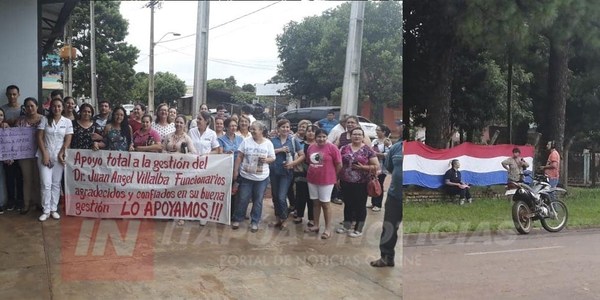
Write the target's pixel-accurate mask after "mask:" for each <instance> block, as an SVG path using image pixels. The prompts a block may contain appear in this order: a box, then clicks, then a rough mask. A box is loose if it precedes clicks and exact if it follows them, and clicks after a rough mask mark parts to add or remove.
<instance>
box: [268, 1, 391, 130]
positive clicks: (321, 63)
mask: <svg viewBox="0 0 600 300" xmlns="http://www.w3.org/2000/svg"><path fill="white" fill-rule="evenodd" d="M349 17H350V4H349V3H344V4H342V5H340V6H338V7H337V8H335V9H331V10H328V11H325V12H324V13H323V14H322V15H321V16H313V17H308V18H305V19H304V20H303V21H302V22H300V23H298V22H290V23H288V24H287V25H286V26H285V27H284V32H283V33H282V34H281V35H279V36H278V37H277V45H278V50H279V58H280V59H281V62H282V63H281V65H280V66H279V70H278V74H277V76H276V77H277V78H275V77H274V78H273V80H272V81H274V82H282V81H283V82H288V83H290V85H289V87H288V92H289V93H290V94H291V95H292V96H294V97H296V98H302V97H303V96H306V97H308V98H310V99H321V98H327V99H329V101H330V103H331V102H333V103H339V99H340V95H341V93H340V91H341V87H342V84H343V76H344V65H345V59H346V44H347V38H348V24H349ZM364 24H365V25H364V29H363V41H362V42H363V45H362V55H361V73H360V75H361V76H360V91H359V93H360V95H361V96H362V98H368V99H370V101H371V102H372V103H373V104H374V107H375V117H374V119H375V120H376V121H381V120H382V116H383V107H384V105H385V104H387V103H393V104H399V102H400V101H401V95H402V31H401V30H399V29H400V28H402V8H401V4H400V3H399V2H396V1H390V2H377V3H373V2H368V3H367V6H366V9H365V22H364Z"/></svg>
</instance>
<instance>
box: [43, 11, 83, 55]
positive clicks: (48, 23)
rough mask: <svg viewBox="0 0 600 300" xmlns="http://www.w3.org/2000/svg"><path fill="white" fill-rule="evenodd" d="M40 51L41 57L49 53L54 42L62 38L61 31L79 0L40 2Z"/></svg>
mask: <svg viewBox="0 0 600 300" xmlns="http://www.w3.org/2000/svg"><path fill="white" fill-rule="evenodd" d="M39 2H40V7H41V10H42V16H41V19H40V23H41V24H40V25H41V26H40V28H41V33H40V50H41V52H42V55H45V54H48V53H50V51H51V50H52V47H53V46H54V41H55V40H56V39H57V38H60V37H62V36H63V29H64V27H65V24H66V23H67V21H68V20H69V16H70V15H71V12H72V11H73V8H75V6H76V5H77V4H78V3H79V2H80V0H41V1H39Z"/></svg>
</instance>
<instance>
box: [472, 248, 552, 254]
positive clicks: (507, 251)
mask: <svg viewBox="0 0 600 300" xmlns="http://www.w3.org/2000/svg"><path fill="white" fill-rule="evenodd" d="M558 248H564V246H551V247H540V248H523V249H510V250H499V251H488V252H471V253H465V255H485V254H497V253H511V252H524V251H535V250H550V249H558Z"/></svg>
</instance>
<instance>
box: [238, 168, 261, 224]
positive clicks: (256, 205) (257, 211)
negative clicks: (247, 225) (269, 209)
mask: <svg viewBox="0 0 600 300" xmlns="http://www.w3.org/2000/svg"><path fill="white" fill-rule="evenodd" d="M238 181H239V182H240V187H239V189H238V199H237V200H238V201H237V202H238V203H237V205H236V207H235V213H234V215H233V222H241V221H242V220H244V216H245V215H246V210H248V204H249V203H250V200H252V211H251V212H250V219H251V223H252V224H256V225H258V222H260V219H261V216H262V202H263V198H264V196H265V190H266V189H267V184H268V183H269V178H265V180H263V181H254V180H250V179H246V178H244V177H241V176H240V177H238Z"/></svg>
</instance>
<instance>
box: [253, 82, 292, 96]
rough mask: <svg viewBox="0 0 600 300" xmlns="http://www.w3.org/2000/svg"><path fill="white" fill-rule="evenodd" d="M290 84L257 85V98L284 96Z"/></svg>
mask: <svg viewBox="0 0 600 300" xmlns="http://www.w3.org/2000/svg"><path fill="white" fill-rule="evenodd" d="M288 85H289V83H265V84H255V85H254V86H255V87H256V96H283V95H285V93H283V92H282V91H283V90H285V89H286V88H287V86H288Z"/></svg>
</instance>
